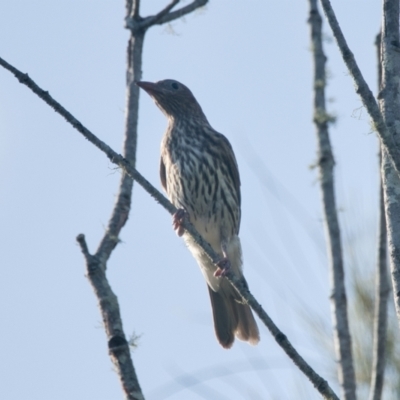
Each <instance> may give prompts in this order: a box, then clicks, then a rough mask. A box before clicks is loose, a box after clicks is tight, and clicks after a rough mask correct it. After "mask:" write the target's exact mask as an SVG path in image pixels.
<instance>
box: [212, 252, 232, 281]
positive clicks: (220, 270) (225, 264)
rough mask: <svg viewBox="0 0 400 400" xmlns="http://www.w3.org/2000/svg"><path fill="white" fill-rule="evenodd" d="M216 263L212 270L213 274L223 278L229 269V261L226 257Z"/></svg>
mask: <svg viewBox="0 0 400 400" xmlns="http://www.w3.org/2000/svg"><path fill="white" fill-rule="evenodd" d="M216 265H217V269H216V271H215V272H214V276H215V277H217V278H223V277H224V276H226V274H227V273H228V272H229V271H230V269H231V262H230V261H229V260H228V258H227V257H224V258H222V259H221V260H220V261H218V262H217V264H216Z"/></svg>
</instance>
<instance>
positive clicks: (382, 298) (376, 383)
mask: <svg viewBox="0 0 400 400" xmlns="http://www.w3.org/2000/svg"><path fill="white" fill-rule="evenodd" d="M375 44H376V48H377V59H378V63H377V65H378V87H379V89H380V88H381V82H382V65H381V51H380V48H381V35H380V34H379V35H377V38H376V42H375ZM379 161H380V163H382V148H380V152H379ZM376 264H377V265H376V278H375V310H374V333H373V335H374V336H373V338H374V339H373V357H372V359H373V361H372V374H371V390H370V394H369V400H381V398H382V390H383V384H384V378H385V364H386V362H385V361H386V340H387V300H388V296H389V292H390V286H389V279H388V271H387V231H386V218H385V206H384V201H383V187H382V178H381V179H380V182H379V232H378V252H377V263H376Z"/></svg>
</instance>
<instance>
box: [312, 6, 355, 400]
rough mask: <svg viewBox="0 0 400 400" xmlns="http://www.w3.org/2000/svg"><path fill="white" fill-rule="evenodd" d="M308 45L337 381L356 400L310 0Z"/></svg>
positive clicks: (321, 66)
mask: <svg viewBox="0 0 400 400" xmlns="http://www.w3.org/2000/svg"><path fill="white" fill-rule="evenodd" d="M309 3H310V17H309V20H308V21H309V24H310V27H311V41H312V51H313V61H314V124H315V127H316V133H317V141H318V161H317V164H318V169H319V181H320V187H321V194H322V204H323V213H324V222H325V232H326V241H327V247H328V259H329V270H330V277H331V296H330V299H331V310H332V321H333V338H334V347H335V353H336V358H337V368H338V378H339V383H340V385H341V388H342V393H343V398H344V399H346V400H355V399H356V379H355V373H354V366H353V356H352V347H351V335H350V329H349V321H348V315H347V297H346V289H345V281H344V267H343V254H342V244H341V235H340V227H339V219H338V214H337V209H336V199H335V184H334V165H335V161H334V157H333V152H332V147H331V144H330V138H329V130H328V126H329V122H330V120H331V118H330V116H329V115H328V113H327V111H326V104H325V86H326V76H325V63H326V56H325V54H324V51H323V46H322V19H321V16H320V14H319V12H318V7H317V0H309Z"/></svg>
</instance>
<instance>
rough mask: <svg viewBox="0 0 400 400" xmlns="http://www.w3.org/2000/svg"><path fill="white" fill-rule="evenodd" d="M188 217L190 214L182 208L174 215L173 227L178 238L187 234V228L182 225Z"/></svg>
mask: <svg viewBox="0 0 400 400" xmlns="http://www.w3.org/2000/svg"><path fill="white" fill-rule="evenodd" d="M187 217H188V213H187V212H186V211H185V210H184V209H183V208H180V209H179V210H178V211H177V212H176V213H174V214H173V215H172V226H173V228H174V230H175V231H176V234H177V235H178V236H182V235H183V234H184V233H185V228H184V227H183V226H182V223H183V221H184V220H185V218H187Z"/></svg>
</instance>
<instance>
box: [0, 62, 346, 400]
mask: <svg viewBox="0 0 400 400" xmlns="http://www.w3.org/2000/svg"><path fill="white" fill-rule="evenodd" d="M0 65H1V66H3V67H4V68H5V69H7V70H8V71H10V72H12V73H13V74H14V75H15V77H16V78H17V79H18V80H19V82H21V83H23V84H24V85H26V86H28V87H29V88H30V89H31V90H32V91H33V92H34V93H35V94H37V95H38V96H39V97H40V98H41V99H42V100H44V101H45V102H46V103H47V104H48V105H49V106H50V107H52V108H53V109H54V110H55V111H56V112H57V113H59V114H60V115H61V116H63V117H64V118H65V119H66V120H67V122H69V123H70V124H71V125H72V126H73V127H74V128H75V129H76V130H78V131H79V132H80V133H82V135H83V136H84V137H85V138H86V139H87V140H89V141H90V142H91V143H92V144H94V145H95V146H96V147H97V148H98V149H100V150H101V151H102V152H103V153H105V154H106V155H107V157H108V158H109V159H110V161H111V162H112V163H114V164H116V165H118V166H119V167H121V168H122V169H123V170H124V172H126V173H127V174H129V175H130V176H131V177H132V178H133V179H134V180H135V181H137V182H138V183H139V185H141V186H142V187H143V188H144V189H145V190H146V191H147V192H148V193H149V194H150V195H151V196H152V197H153V198H154V199H155V200H156V201H157V202H158V203H160V204H161V205H162V206H163V207H164V208H165V209H166V210H167V211H168V212H169V213H170V214H171V215H172V214H173V213H175V212H176V211H177V210H176V208H175V207H174V206H173V205H172V204H171V203H170V202H169V201H168V199H167V198H166V197H165V196H163V195H162V194H161V193H160V192H159V191H158V190H157V189H156V188H155V187H154V186H152V185H151V184H150V183H149V182H148V181H147V180H146V179H145V178H144V177H143V176H142V175H141V174H140V173H139V172H138V171H137V170H136V169H135V168H134V167H133V166H132V165H131V164H130V163H129V162H128V161H127V160H126V159H125V158H124V157H122V156H121V155H120V154H118V153H116V152H115V151H114V150H113V149H111V147H109V146H108V145H107V144H106V143H104V142H103V141H101V140H100V139H99V138H97V137H96V136H95V135H94V134H93V133H92V132H90V131H89V130H88V129H87V128H85V127H84V126H83V125H82V124H81V122H79V121H78V120H77V119H76V118H75V117H74V116H73V115H72V114H71V113H70V112H68V111H67V110H66V109H65V108H64V107H63V106H61V104H60V103H58V102H57V101H56V100H54V99H53V98H52V97H51V96H50V94H49V93H48V92H46V91H44V90H43V89H41V88H40V87H39V86H38V85H37V84H36V83H35V82H34V81H33V80H32V79H31V78H29V76H28V75H27V74H23V73H22V72H20V71H19V70H17V69H16V68H15V67H13V66H12V65H10V64H9V63H7V62H6V61H5V60H3V59H2V58H0ZM183 227H184V228H185V229H186V230H187V231H188V232H189V233H190V234H191V235H192V236H193V239H194V240H195V241H196V243H197V244H199V245H200V246H201V247H202V248H203V250H204V251H205V253H206V254H207V255H208V256H209V257H210V259H211V260H212V262H213V263H214V264H216V263H218V261H220V256H219V255H218V254H217V253H216V252H215V251H214V250H213V249H212V247H211V246H210V245H209V244H208V243H207V242H206V241H205V240H204V239H203V238H202V237H201V236H200V235H199V233H198V232H197V231H196V230H195V228H194V227H193V225H192V224H191V223H190V222H189V221H184V222H183ZM77 240H78V242H79V243H80V245H81V249H82V252H83V254H84V255H85V256H86V257H87V265H88V268H89V269H91V268H93V269H95V271H96V273H98V274H103V273H104V267H103V265H102V260H95V258H96V257H94V258H92V257H90V255H89V251H88V249H87V245H86V244H85V242H84V237H83V235H79V236H78V238H77ZM94 261H96V263H97V262H98V263H99V264H98V265H96V266H95V267H94V266H93V265H94ZM226 279H228V281H229V282H230V283H231V284H232V286H233V287H234V288H235V289H236V290H237V291H238V292H239V293H240V295H241V296H242V297H243V299H244V300H245V301H246V302H247V303H248V304H249V305H250V307H251V308H252V309H253V310H254V312H255V313H256V314H257V315H258V316H259V317H260V319H261V320H262V321H263V322H264V324H265V325H266V326H267V328H268V329H269V331H270V332H271V334H272V335H273V336H274V338H275V340H276V342H277V343H278V344H279V346H280V347H281V348H282V349H283V351H284V352H285V353H286V354H287V355H288V356H289V357H290V358H291V360H292V361H293V362H294V363H295V365H296V366H297V367H298V368H299V369H300V370H301V371H302V372H303V373H304V374H305V375H306V376H307V378H308V379H309V380H310V381H311V382H312V384H313V385H314V387H315V388H316V389H317V390H318V392H319V393H321V395H322V396H323V397H324V398H325V399H329V400H339V398H338V397H337V395H336V394H335V393H334V392H333V390H332V389H331V387H330V386H329V384H328V383H327V382H326V381H325V380H324V379H323V378H322V377H320V376H319V375H318V374H317V373H316V372H315V371H314V370H313V369H312V368H311V366H310V365H309V364H308V363H307V362H306V361H305V360H304V359H303V358H302V357H301V356H300V354H299V353H298V352H297V350H296V349H295V348H294V347H293V346H292V344H291V343H290V342H289V340H288V339H287V337H286V336H285V335H284V334H283V333H282V332H281V331H280V330H279V328H278V327H277V326H276V325H275V324H274V322H273V321H272V320H271V318H270V317H269V316H268V314H267V313H266V312H265V311H264V309H263V308H262V306H261V305H260V304H259V303H258V302H257V300H256V299H255V298H254V296H253V295H252V294H251V293H250V292H249V290H248V288H247V287H246V285H245V284H244V282H243V281H242V280H240V279H238V278H237V277H236V276H235V275H234V274H233V273H232V272H229V273H228V274H227V276H226ZM102 284H104V281H103V280H102V279H99V285H102ZM96 287H97V286H96ZM95 290H96V288H95ZM110 290H111V289H110ZM99 295H100V294H99ZM108 295H110V293H109V292H108ZM106 296H107V295H106ZM106 317H107V318H108V315H107V316H105V317H103V318H106ZM118 332H119V330H118ZM119 333H120V332H119ZM122 334H123V332H122ZM121 337H122V336H121Z"/></svg>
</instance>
